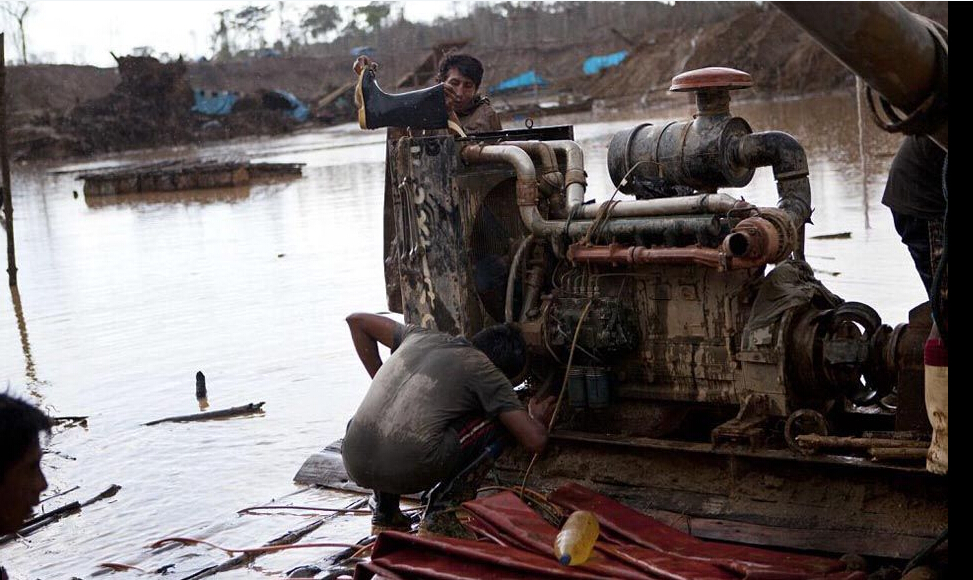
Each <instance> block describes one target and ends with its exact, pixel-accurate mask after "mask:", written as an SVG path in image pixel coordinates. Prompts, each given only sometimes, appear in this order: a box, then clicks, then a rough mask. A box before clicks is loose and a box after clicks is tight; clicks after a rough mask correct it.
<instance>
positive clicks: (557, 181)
mask: <svg viewBox="0 0 973 580" xmlns="http://www.w3.org/2000/svg"><path fill="white" fill-rule="evenodd" d="M502 144H503V145H513V146H514V147H520V148H521V149H523V150H524V151H526V152H527V154H528V155H530V158H531V159H532V160H534V161H535V163H536V164H537V165H536V167H537V169H538V170H539V172H540V176H541V177H540V181H539V185H540V187H541V189H543V190H544V191H545V193H547V194H548V195H552V194H555V193H560V192H561V190H562V189H563V188H564V176H563V175H562V174H561V171H560V169H559V167H558V164H557V156H556V155H555V154H554V148H553V147H552V146H551V145H550V143H547V142H544V141H504V142H503V143H502ZM582 195H584V192H582Z"/></svg>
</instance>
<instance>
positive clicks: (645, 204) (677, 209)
mask: <svg viewBox="0 0 973 580" xmlns="http://www.w3.org/2000/svg"><path fill="white" fill-rule="evenodd" d="M739 202H740V200H738V199H736V198H735V197H733V196H732V195H728V194H726V193H704V194H700V195H687V196H684V197H661V198H658V199H637V200H629V201H621V202H619V203H617V204H616V205H615V207H614V208H613V209H612V212H611V215H612V217H652V216H665V215H687V214H700V213H715V214H725V213H726V212H728V211H730V210H731V209H733V207H734V206H735V205H736V204H737V203H739ZM605 203H608V202H602V203H599V204H591V205H586V206H583V207H582V208H581V209H579V210H577V211H578V213H577V214H576V215H577V217H578V218H580V219H593V218H594V217H595V216H596V215H598V210H599V209H601V206H602V205H604V204H605Z"/></svg>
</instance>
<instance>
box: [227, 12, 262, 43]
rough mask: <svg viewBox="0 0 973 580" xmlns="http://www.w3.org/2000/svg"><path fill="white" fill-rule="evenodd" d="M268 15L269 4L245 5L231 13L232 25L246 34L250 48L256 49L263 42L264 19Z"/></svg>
mask: <svg viewBox="0 0 973 580" xmlns="http://www.w3.org/2000/svg"><path fill="white" fill-rule="evenodd" d="M269 17H270V6H247V7H245V8H243V9H242V10H240V11H239V12H237V13H236V14H234V15H233V26H234V27H235V28H236V29H237V30H239V31H241V32H243V33H244V34H246V36H247V38H248V39H249V45H250V48H251V49H257V48H260V47H261V45H262V44H263V43H264V42H265V41H264V37H263V34H264V21H266V20H267V19H268V18H269ZM258 39H259V42H258Z"/></svg>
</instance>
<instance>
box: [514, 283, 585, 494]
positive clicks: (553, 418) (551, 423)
mask: <svg viewBox="0 0 973 580" xmlns="http://www.w3.org/2000/svg"><path fill="white" fill-rule="evenodd" d="M593 302H594V299H593V298H592V299H589V300H588V303H587V304H585V305H584V309H583V310H582V311H581V317H580V318H578V326H577V327H576V328H575V329H574V340H572V341H571V351H570V352H569V353H568V364H567V367H565V369H564V380H563V381H562V382H561V392H560V393H558V395H557V402H555V403H554V412H553V413H551V420H550V421H549V422H548V424H547V432H548V433H550V432H551V429H552V428H553V427H554V421H556V420H557V412H558V410H559V409H560V408H561V402H562V401H563V400H564V393H566V392H567V390H568V388H567V387H568V376H569V375H570V373H571V365H572V364H573V363H574V351H575V347H576V346H577V344H578V336H580V335H581V325H582V324H584V319H585V318H586V317H587V316H588V311H589V310H590V309H591V304H592V303H593ZM538 457H540V453H535V454H534V456H533V457H531V458H530V463H529V464H528V465H527V469H525V470H524V479H523V481H522V482H521V483H520V493H519V495H520V498H521V499H523V497H524V490H525V489H527V478H528V477H529V476H530V471H531V469H533V468H534V463H536V462H537V458H538Z"/></svg>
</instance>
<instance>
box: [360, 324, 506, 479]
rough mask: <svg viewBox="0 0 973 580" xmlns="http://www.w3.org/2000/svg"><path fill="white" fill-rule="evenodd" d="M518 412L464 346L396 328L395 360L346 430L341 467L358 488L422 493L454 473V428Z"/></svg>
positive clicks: (487, 367)
mask: <svg viewBox="0 0 973 580" xmlns="http://www.w3.org/2000/svg"><path fill="white" fill-rule="evenodd" d="M522 408H523V406H522V405H521V403H520V402H519V401H518V400H517V398H516V396H515V395H514V394H513V391H512V390H511V385H510V382H509V381H508V380H507V378H506V377H505V376H504V375H503V373H502V372H500V370H499V369H498V368H496V366H494V365H493V363H491V362H490V360H489V359H488V358H487V357H486V355H484V354H483V353H482V352H480V351H479V350H477V349H476V348H474V347H473V346H472V345H471V344H470V343H469V342H468V341H466V340H465V339H463V338H456V337H451V336H449V335H447V334H443V333H439V332H433V331H428V330H424V329H421V328H418V327H414V326H408V327H407V326H402V325H399V326H397V327H396V330H395V340H394V342H393V355H392V356H391V357H389V359H388V360H387V361H385V363H384V364H383V365H382V367H381V368H380V369H379V371H378V373H377V374H376V375H375V378H374V380H373V381H372V385H371V387H370V388H369V391H368V393H367V394H366V395H365V399H364V400H363V401H362V403H361V405H360V406H359V408H358V411H357V412H356V413H355V417H354V418H353V419H352V421H351V423H350V424H349V426H348V432H347V434H346V436H345V440H344V444H343V446H342V456H343V458H344V462H345V468H346V469H347V470H348V474H349V475H350V476H351V477H352V479H354V480H355V481H356V482H357V483H358V484H359V485H362V486H364V487H370V488H373V489H380V490H382V491H386V492H390V493H413V492H417V491H421V490H424V489H427V488H429V487H431V486H432V485H434V484H435V483H437V482H438V481H440V480H442V479H443V478H444V477H446V476H447V475H448V474H449V473H450V472H451V470H453V468H454V467H455V466H454V465H452V463H453V462H454V461H456V458H457V456H458V454H457V450H458V447H459V439H458V437H457V435H456V429H455V427H456V426H457V424H458V423H459V422H461V421H462V420H463V419H467V418H469V417H471V416H475V415H478V416H481V417H484V418H487V419H492V418H494V417H496V416H497V415H498V414H500V413H502V412H505V411H510V410H514V409H522Z"/></svg>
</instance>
